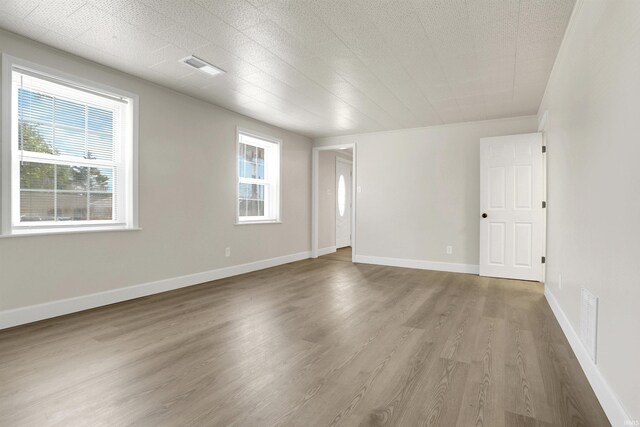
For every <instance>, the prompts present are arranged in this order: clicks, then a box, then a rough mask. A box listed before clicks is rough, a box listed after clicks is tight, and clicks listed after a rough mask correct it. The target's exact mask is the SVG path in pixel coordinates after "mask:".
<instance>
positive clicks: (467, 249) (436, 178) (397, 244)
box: [314, 116, 537, 265]
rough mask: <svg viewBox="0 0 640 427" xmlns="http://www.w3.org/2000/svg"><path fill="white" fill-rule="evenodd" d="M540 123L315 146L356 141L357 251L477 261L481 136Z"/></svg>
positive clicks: (530, 120) (510, 122)
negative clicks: (358, 189) (449, 251)
mask: <svg viewBox="0 0 640 427" xmlns="http://www.w3.org/2000/svg"><path fill="white" fill-rule="evenodd" d="M536 127H537V122H536V117H535V116H528V117H519V118H512V119H502V120H489V121H482V122H472V123H462V124H456V125H446V126H434V127H426V128H415V129H405V130H398V131H389V132H376V133H367V134H360V135H350V136H340V137H331V138H319V139H316V140H315V141H314V145H318V146H321V145H337V144H346V143H357V150H356V156H357V169H358V170H357V171H356V179H357V185H358V186H360V187H362V192H361V193H356V197H357V219H356V228H357V230H356V238H357V242H356V250H357V254H358V255H368V256H377V257H387V258H401V259H410V260H423V261H438V262H452V263H461V264H470V265H477V264H478V259H479V255H478V247H479V219H478V218H479V203H480V184H479V175H480V148H479V147H480V138H482V137H485V136H498V135H509V134H519V133H529V132H534V131H535V130H536ZM447 245H451V246H453V254H452V255H447V254H446V246H447Z"/></svg>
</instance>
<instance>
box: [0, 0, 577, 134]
mask: <svg viewBox="0 0 640 427" xmlns="http://www.w3.org/2000/svg"><path fill="white" fill-rule="evenodd" d="M574 2H575V0H439V1H438V0H274V1H272V0H90V1H87V0H1V1H0V27H2V28H5V29H7V30H9V31H13V32H15V33H18V34H22V35H24V36H27V37H30V38H33V39H36V40H38V41H41V42H43V43H46V44H48V45H51V46H54V47H56V48H59V49H62V50H66V51H69V52H71V53H74V54H77V55H79V56H82V57H85V58H88V59H91V60H94V61H96V62H99V63H102V64H105V65H108V66H111V67H113V68H116V69H119V70H122V71H125V72H128V73H131V74H133V75H137V76H140V77H142V78H145V79H148V80H151V81H153V82H156V83H159V84H162V85H165V86H168V87H171V88H173V89H176V90H178V91H181V92H184V93H187V94H189V95H193V96H195V97H198V98H201V99H205V100H207V101H210V102H212V103H214V104H217V105H220V106H223V107H225V108H228V109H230V110H233V111H237V112H239V113H242V114H246V115H247V116H250V117H254V118H256V119H259V120H263V121H265V122H267V123H271V124H274V125H277V126H280V127H283V128H286V129H290V130H293V131H296V132H299V133H302V134H305V135H308V136H312V137H315V136H329V135H340V134H349V133H359V132H370V131H377V130H390V129H398V128H408V127H417V126H429V125H435V124H442V123H453V122H462V121H472V120H482V119H491V118H499V117H511V116H520V115H526V114H533V113H535V112H536V111H537V109H538V106H539V104H540V100H541V98H542V95H543V92H544V89H545V86H546V83H547V80H548V78H549V74H550V72H551V67H552V66H553V62H554V60H555V57H556V54H557V52H558V48H559V46H560V42H561V40H562V36H563V34H564V31H565V28H566V26H567V23H568V20H569V16H570V14H571V10H572V8H573V5H574ZM190 54H195V55H196V56H198V57H200V58H202V59H205V60H207V61H209V62H211V63H213V64H214V65H216V66H218V67H220V68H222V69H224V70H226V71H227V73H226V74H224V75H221V76H216V77H209V76H207V75H205V74H202V73H198V72H194V71H193V70H192V69H190V68H189V67H187V66H185V65H183V64H180V63H179V62H178V60H179V59H181V58H183V57H185V56H188V55H190Z"/></svg>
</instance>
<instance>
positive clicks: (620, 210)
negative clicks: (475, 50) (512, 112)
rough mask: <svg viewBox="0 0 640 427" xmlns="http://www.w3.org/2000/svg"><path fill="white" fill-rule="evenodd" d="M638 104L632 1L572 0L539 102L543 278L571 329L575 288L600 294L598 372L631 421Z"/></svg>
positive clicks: (638, 294)
mask: <svg viewBox="0 0 640 427" xmlns="http://www.w3.org/2000/svg"><path fill="white" fill-rule="evenodd" d="M639 105H640V2H639V1H636V0H626V1H624V0H617V1H613V0H612V1H602V0H599V1H578V3H577V6H576V11H574V17H573V19H572V23H571V25H570V27H569V30H568V31H567V36H565V41H564V42H563V45H562V48H561V53H560V55H559V57H558V59H557V61H556V65H555V67H554V71H553V73H552V77H551V80H550V82H549V85H548V87H547V93H546V95H545V98H544V101H543V104H542V106H541V108H540V117H542V114H543V113H544V111H545V110H548V125H547V127H546V131H547V133H546V136H547V144H548V147H549V148H548V153H547V162H548V165H547V168H548V183H549V184H548V186H549V189H548V201H549V207H548V213H547V215H548V238H547V245H548V246H547V247H548V249H547V283H546V284H547V287H548V289H549V290H550V291H551V292H552V294H553V295H554V296H555V299H556V300H557V302H558V304H559V306H560V308H561V309H562V311H563V312H564V314H565V315H566V316H567V317H568V319H569V322H570V323H571V325H572V326H573V329H574V330H576V331H580V315H579V302H580V288H581V287H583V286H584V287H586V288H588V289H590V290H591V291H592V292H594V293H595V294H596V295H597V296H598V297H599V298H600V302H599V304H600V307H599V326H598V363H597V369H598V370H599V371H600V373H601V375H602V376H603V377H604V379H605V380H606V382H607V383H608V384H609V386H610V387H611V388H612V390H613V392H614V394H615V395H617V397H618V398H619V399H620V401H621V402H622V404H623V406H624V407H625V408H626V410H627V412H628V414H629V415H630V416H631V418H632V419H635V420H638V419H640V363H639V356H638V355H640V339H639V332H638V330H639V327H640V285H639V283H640V262H639V261H638V260H639V259H640V197H638V191H639V190H640V168H639V167H638V161H639V159H640V143H639V141H640V107H639ZM560 275H562V288H560V287H559V284H558V282H559V277H560ZM606 409H607V408H605V410H606Z"/></svg>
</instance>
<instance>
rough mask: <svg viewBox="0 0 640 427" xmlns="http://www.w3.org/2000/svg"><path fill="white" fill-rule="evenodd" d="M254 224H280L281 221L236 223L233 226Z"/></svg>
mask: <svg viewBox="0 0 640 427" xmlns="http://www.w3.org/2000/svg"><path fill="white" fill-rule="evenodd" d="M255 224H282V221H277V220H268V221H236V222H235V225H255Z"/></svg>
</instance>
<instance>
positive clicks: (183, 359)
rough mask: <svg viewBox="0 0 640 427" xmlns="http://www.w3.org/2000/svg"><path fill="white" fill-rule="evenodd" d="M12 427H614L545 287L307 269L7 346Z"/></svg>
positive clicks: (169, 299) (34, 331) (4, 338)
mask: <svg viewBox="0 0 640 427" xmlns="http://www.w3.org/2000/svg"><path fill="white" fill-rule="evenodd" d="M0 425H1V426H11V427H13V426H49V425H53V426H76V425H79V426H123V425H139V426H185V425H196V426H209V425H211V426H214V425H215V426H230V425H239V426H270V425H296V426H325V425H332V426H333V425H345V426H357V425H376V426H379V425H389V426H400V425H402V426H418V425H423V426H445V427H451V426H487V427H501V426H598V427H600V426H607V425H609V424H608V422H607V420H606V418H605V415H604V413H603V411H602V409H601V407H600V405H599V404H598V402H597V400H596V398H595V396H594V393H593V392H592V390H591V388H590V387H589V384H588V383H587V380H586V378H585V376H584V374H583V373H582V371H581V370H580V367H579V364H578V362H577V360H576V358H575V356H574V354H573V353H572V351H571V349H570V347H569V345H568V343H567V340H566V339H565V337H564V336H563V335H562V332H561V330H560V328H559V326H558V324H557V322H556V320H555V319H554V317H553V314H552V312H551V310H550V308H549V306H548V305H547V303H546V301H545V299H544V296H543V287H542V285H541V284H538V283H531V282H520V281H510V280H500V279H489V278H480V277H477V276H473V275H465V274H455V273H444V272H435V271H424V270H412V269H401V268H392V267H382V266H373V265H358V264H351V263H349V262H344V261H336V260H332V259H317V260H306V261H301V262H297V263H292V264H287V265H284V266H280V267H276V268H272V269H268V270H263V271H259V272H255V273H251V274H246V275H243V276H239V277H234V278H229V279H225V280H219V281H216V282H212V283H208V284H204V285H199V286H194V287H190V288H185V289H181V290H177V291H172V292H167V293H164V294H159V295H154V296H150V297H146V298H142V299H138V300H134V301H128V302H124V303H120V304H115V305H112V306H108V307H103V308H99V309H95V310H91V311H87V312H83V313H77V314H73V315H69V316H65V317H60V318H57V319H51V320H47V321H43V322H39V323H35V324H31V325H27V326H22V327H17V328H13V329H10V330H5V331H0Z"/></svg>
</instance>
